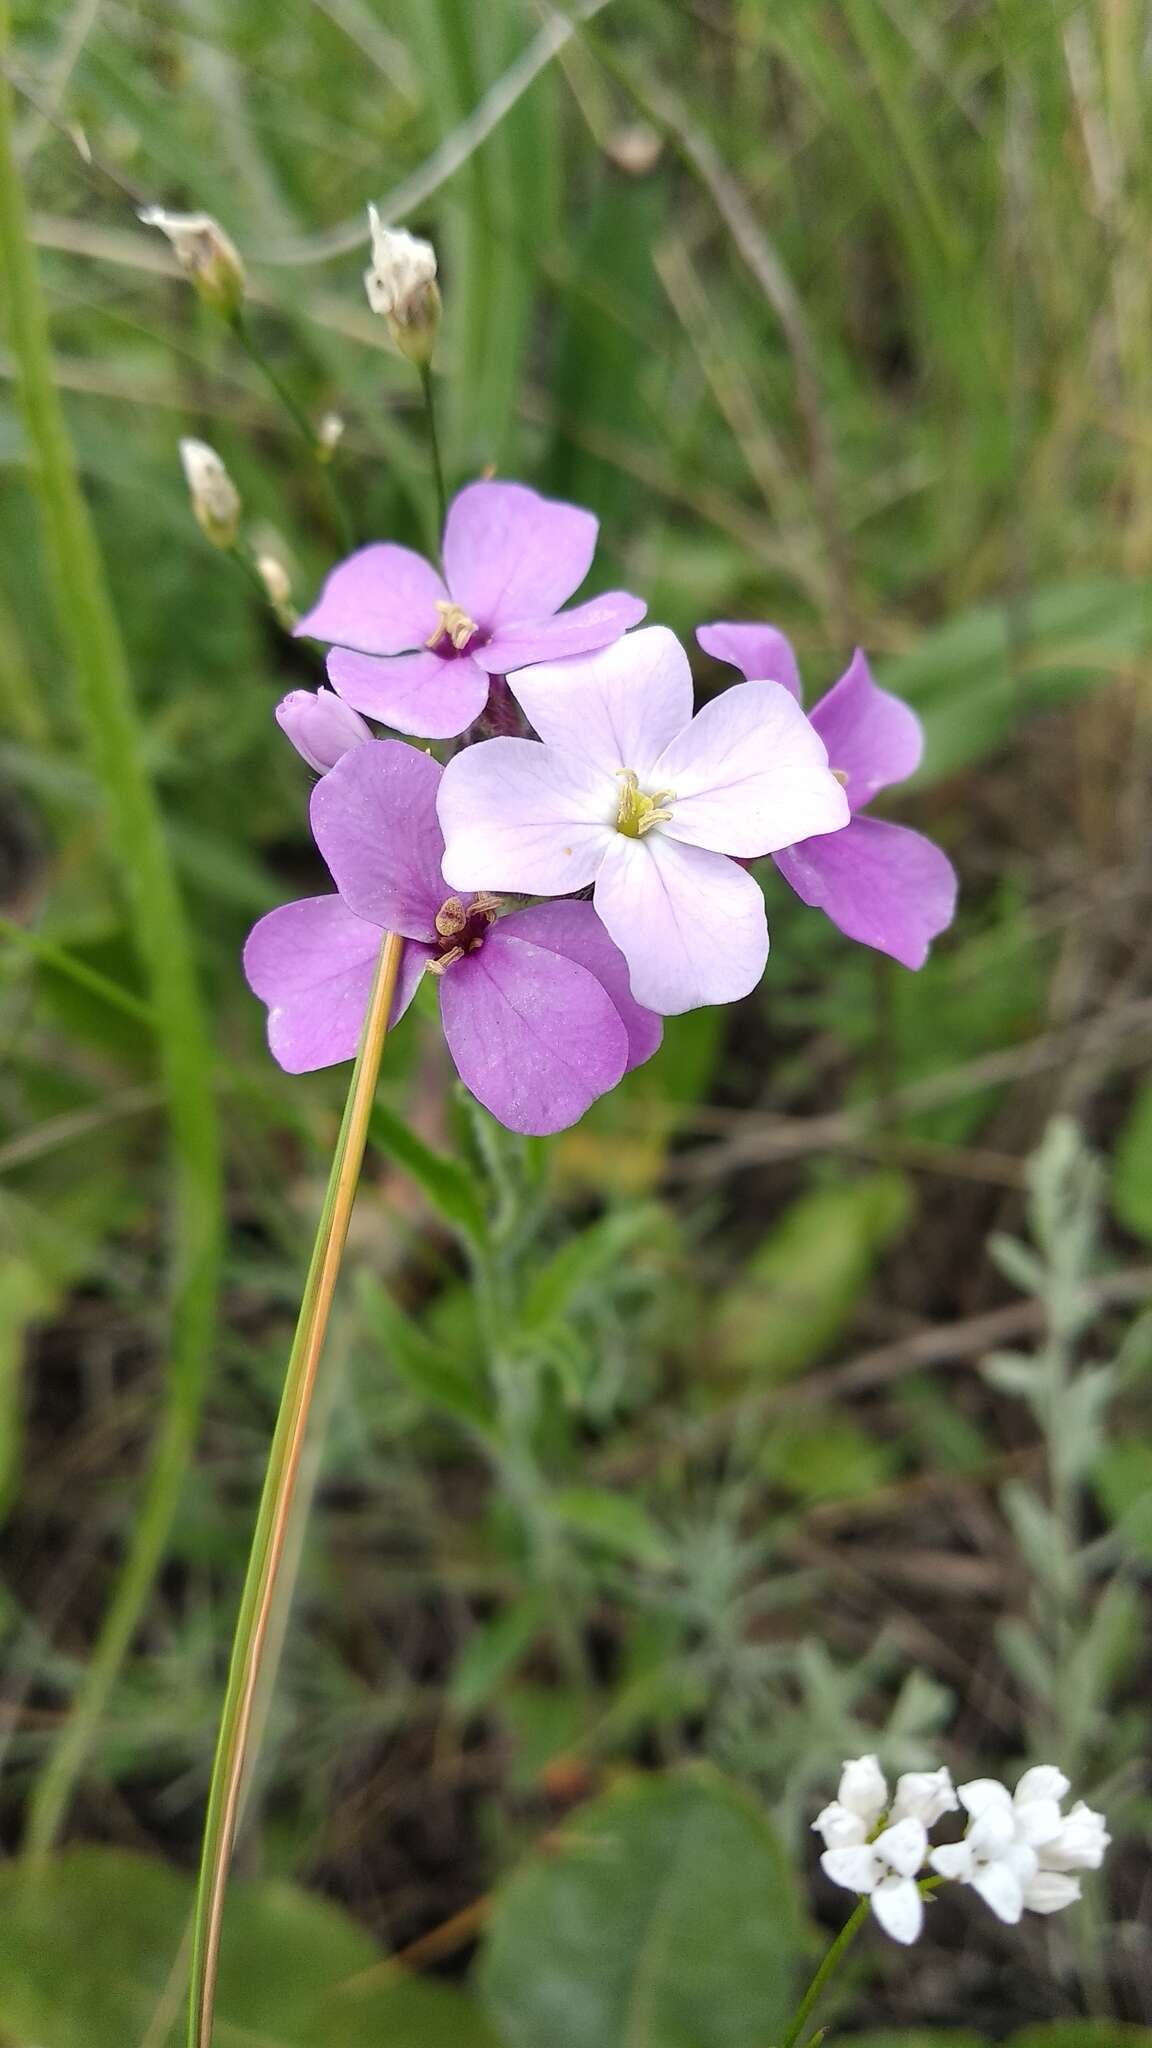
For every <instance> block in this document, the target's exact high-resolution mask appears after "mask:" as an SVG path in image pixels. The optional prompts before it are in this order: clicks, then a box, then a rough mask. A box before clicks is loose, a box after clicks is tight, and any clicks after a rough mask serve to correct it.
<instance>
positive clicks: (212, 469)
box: [180, 441, 240, 548]
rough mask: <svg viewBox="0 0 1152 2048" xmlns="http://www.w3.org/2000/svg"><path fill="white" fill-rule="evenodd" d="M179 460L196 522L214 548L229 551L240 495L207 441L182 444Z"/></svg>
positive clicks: (238, 516) (234, 534) (238, 519)
mask: <svg viewBox="0 0 1152 2048" xmlns="http://www.w3.org/2000/svg"><path fill="white" fill-rule="evenodd" d="M180 460H181V462H182V463H183V465H184V478H185V481H186V483H187V485H188V494H189V496H190V498H191V500H192V510H193V512H194V513H195V515H196V523H197V525H198V526H199V528H200V531H201V533H202V534H203V535H204V537H205V539H206V540H210V541H211V543H212V545H213V547H214V548H230V547H231V546H232V545H233V542H234V541H235V539H236V532H237V528H238V527H239V524H240V493H239V491H238V490H237V489H236V486H235V484H234V483H233V481H232V479H231V477H230V476H229V474H228V471H227V470H226V469H225V467H224V464H223V463H222V462H221V460H220V457H219V456H218V455H217V453H216V450H215V449H214V448H210V447H209V446H208V443H207V441H181V443H180Z"/></svg>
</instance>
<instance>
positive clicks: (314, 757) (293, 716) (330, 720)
mask: <svg viewBox="0 0 1152 2048" xmlns="http://www.w3.org/2000/svg"><path fill="white" fill-rule="evenodd" d="M276 723H277V725H278V726H279V727H280V730H281V732H282V733H285V734H286V735H287V737H288V738H289V739H290V740H291V742H292V745H293V746H294V747H295V749H296V752H297V753H298V754H300V755H302V757H303V759H304V760H305V761H307V763H308V766H309V767H310V768H315V770H316V772H317V774H318V775H326V774H327V773H328V770H329V769H330V768H334V767H335V766H336V763H337V761H339V760H340V759H342V757H343V756H344V755H345V754H346V753H347V752H348V749H349V747H358V746H359V745H360V742H361V740H370V739H371V738H372V732H371V729H370V727H368V726H366V725H365V723H364V720H363V719H362V718H358V717H357V715H356V713H355V711H353V710H352V708H351V706H350V705H348V704H344V703H342V702H341V700H340V698H339V697H337V696H336V695H335V693H334V692H333V691H332V690H289V692H288V695H287V696H286V697H281V699H280V702H279V704H278V705H277V706H276Z"/></svg>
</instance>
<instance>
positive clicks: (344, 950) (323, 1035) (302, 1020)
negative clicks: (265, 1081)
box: [244, 896, 427, 1074]
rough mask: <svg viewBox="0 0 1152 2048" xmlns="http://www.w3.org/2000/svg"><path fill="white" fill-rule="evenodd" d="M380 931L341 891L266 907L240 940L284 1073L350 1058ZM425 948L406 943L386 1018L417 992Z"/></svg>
mask: <svg viewBox="0 0 1152 2048" xmlns="http://www.w3.org/2000/svg"><path fill="white" fill-rule="evenodd" d="M383 938H384V934H383V932H382V931H381V929H380V927H379V925H377V924H368V923H366V922H365V920H364V919H363V918H361V917H356V916H354V915H353V913H352V911H350V910H349V909H348V906H347V905H346V904H345V903H343V902H341V900H340V898H339V896H306V897H304V898H303V899H302V900H301V901H300V902H299V903H284V904H282V905H281V907H280V909H279V910H270V911H269V913H268V915H267V917H262V918H261V919H260V922H259V924H257V925H256V926H254V928H253V930H252V931H251V932H250V934H249V937H248V943H247V945H246V946H245V948H244V972H245V974H246V975H247V977H248V985H249V987H250V988H251V989H252V991H253V993H254V994H255V995H258V996H259V997H260V999H261V1001H262V1002H265V1003H267V1005H268V1044H269V1046H270V1047H271V1050H272V1055H273V1058H274V1059H276V1060H277V1061H278V1062H279V1064H280V1065H281V1066H282V1067H283V1068H284V1070H285V1072H286V1073H289V1074H308V1073H311V1072H312V1071H313V1070H314V1069H315V1068H316V1067H332V1066H336V1065H337V1064H338V1063H339V1062H340V1061H341V1060H350V1059H354V1058H355V1056H356V1050H357V1047H358V1046H359V1043H360V1033H361V1030H362V1029H363V1025H364V1012H365V1010H366V1009H367V1007H368V996H369V993H370V991H371V987H372V977H373V975H374V973H375V971H376V962H377V960H378V958H379V955H380V947H381V945H382V944H383ZM426 959H427V954H426V952H425V949H424V948H423V947H422V946H414V945H407V946H405V948H404V951H403V954H402V956H401V960H400V974H399V979H398V981H397V984H396V994H395V996H394V997H393V999H392V1015H391V1019H390V1023H391V1024H393V1025H394V1024H396V1023H398V1022H399V1020H400V1018H401V1017H402V1016H403V1015H404V1012H405V1010H406V1009H407V1008H408V1005H409V1003H410V1002H411V1000H412V998H413V996H414V995H415V993H416V989H417V985H418V983H419V980H420V976H421V974H422V973H423V972H424V965H425V961H426Z"/></svg>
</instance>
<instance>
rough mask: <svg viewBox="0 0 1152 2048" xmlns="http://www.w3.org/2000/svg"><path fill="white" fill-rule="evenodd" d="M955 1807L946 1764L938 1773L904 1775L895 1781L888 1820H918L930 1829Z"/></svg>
mask: <svg viewBox="0 0 1152 2048" xmlns="http://www.w3.org/2000/svg"><path fill="white" fill-rule="evenodd" d="M959 1804H960V1801H959V1800H958V1799H957V1797H956V1791H955V1787H954V1786H953V1783H952V1773H951V1772H950V1771H949V1769H948V1767H947V1765H946V1764H941V1766H940V1769H939V1770H938V1771H905V1772H904V1775H903V1777H900V1778H897V1780H896V1797H895V1799H894V1800H893V1802H892V1819H893V1820H894V1821H897V1820H918V1821H922V1822H923V1824H924V1826H925V1827H926V1828H930V1827H932V1826H933V1824H934V1822H936V1821H938V1820H939V1818H940V1816H941V1814H942V1813H955V1812H956V1811H957V1808H958V1807H959Z"/></svg>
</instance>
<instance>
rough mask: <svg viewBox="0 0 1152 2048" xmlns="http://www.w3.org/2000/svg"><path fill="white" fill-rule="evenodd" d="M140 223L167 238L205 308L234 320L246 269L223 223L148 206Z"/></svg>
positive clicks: (142, 212)
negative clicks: (156, 229) (158, 231)
mask: <svg viewBox="0 0 1152 2048" xmlns="http://www.w3.org/2000/svg"><path fill="white" fill-rule="evenodd" d="M140 219H141V220H142V221H143V222H144V225H145V227H149V228H159V230H160V232H161V234H162V235H167V237H168V240H169V241H170V242H171V244H172V249H173V253H174V254H175V257H176V261H177V263H178V264H179V265H180V268H181V270H182V271H183V272H184V275H185V277H186V278H188V280H189V282H190V283H191V284H193V285H194V286H195V288H196V290H197V292H198V293H199V295H200V297H201V298H202V299H203V301H204V303H205V305H206V306H211V308H212V310H213V312H214V313H219V314H220V315H221V316H222V318H223V319H225V320H234V319H235V317H236V315H237V313H238V312H239V311H240V306H241V302H242V300H243V298H244V283H245V278H244V265H243V263H242V262H241V260H240V252H239V250H238V249H237V247H236V244H235V242H234V241H233V240H232V237H231V236H230V235H226V234H225V232H224V230H223V228H222V227H221V225H220V223H219V221H218V220H213V218H212V215H211V214H210V213H165V211H164V208H163V207H162V206H145V207H144V208H142V210H141V213H140Z"/></svg>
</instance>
